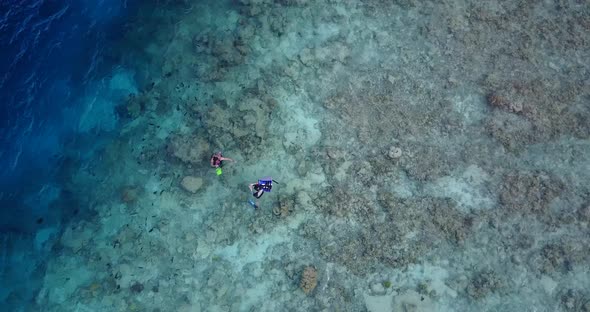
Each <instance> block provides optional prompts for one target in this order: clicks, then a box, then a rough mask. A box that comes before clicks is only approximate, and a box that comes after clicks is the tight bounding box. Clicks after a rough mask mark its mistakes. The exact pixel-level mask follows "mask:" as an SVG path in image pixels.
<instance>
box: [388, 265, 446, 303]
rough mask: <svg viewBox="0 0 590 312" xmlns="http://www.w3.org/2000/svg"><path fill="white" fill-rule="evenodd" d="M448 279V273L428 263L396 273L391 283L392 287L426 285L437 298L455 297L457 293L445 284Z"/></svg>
mask: <svg viewBox="0 0 590 312" xmlns="http://www.w3.org/2000/svg"><path fill="white" fill-rule="evenodd" d="M448 277H449V273H448V271H447V270H446V269H445V268H443V267H440V266H436V265H431V264H428V263H425V264H417V265H410V266H408V269H407V271H405V272H399V273H397V274H396V275H395V276H394V277H393V278H392V282H393V285H394V286H402V287H411V288H413V287H415V286H416V285H418V284H420V283H426V284H427V286H428V288H429V289H431V290H434V291H435V292H436V294H437V295H439V296H445V295H446V296H450V297H451V298H455V297H457V292H456V291H455V290H453V289H451V288H450V287H448V286H447V285H446V283H445V280H446V279H447V278H448Z"/></svg>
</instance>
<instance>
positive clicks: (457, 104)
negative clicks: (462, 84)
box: [451, 94, 486, 124]
mask: <svg viewBox="0 0 590 312" xmlns="http://www.w3.org/2000/svg"><path fill="white" fill-rule="evenodd" d="M451 102H452V103H453V109H454V110H455V111H456V112H458V113H460V114H461V115H462V116H463V121H464V122H465V124H473V123H478V122H480V121H481V120H482V119H484V118H485V116H486V115H485V110H486V108H485V106H484V103H483V101H482V100H481V98H480V97H478V96H475V95H473V94H469V95H457V96H455V98H454V99H453V100H452V101H451Z"/></svg>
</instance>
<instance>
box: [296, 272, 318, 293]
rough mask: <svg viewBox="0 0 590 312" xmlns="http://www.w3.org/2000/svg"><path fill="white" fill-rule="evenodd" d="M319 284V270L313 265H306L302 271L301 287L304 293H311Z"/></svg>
mask: <svg viewBox="0 0 590 312" xmlns="http://www.w3.org/2000/svg"><path fill="white" fill-rule="evenodd" d="M317 285H318V272H317V270H316V269H315V268H314V267H312V266H306V267H305V268H304V269H303V273H301V281H300V282H299V287H300V288H301V290H303V292H304V293H306V294H310V293H311V292H312V291H313V290H314V289H315V288H316V286H317Z"/></svg>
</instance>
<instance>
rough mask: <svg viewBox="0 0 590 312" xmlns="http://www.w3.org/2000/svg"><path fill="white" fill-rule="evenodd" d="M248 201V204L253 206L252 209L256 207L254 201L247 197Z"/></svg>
mask: <svg viewBox="0 0 590 312" xmlns="http://www.w3.org/2000/svg"><path fill="white" fill-rule="evenodd" d="M248 203H249V204H250V205H251V206H252V207H254V209H256V208H258V206H257V205H256V203H255V202H254V201H253V200H251V199H248Z"/></svg>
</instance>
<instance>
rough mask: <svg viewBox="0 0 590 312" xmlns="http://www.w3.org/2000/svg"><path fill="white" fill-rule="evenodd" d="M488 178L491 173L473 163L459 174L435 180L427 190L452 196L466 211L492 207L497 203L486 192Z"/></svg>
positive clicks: (429, 192) (439, 194)
mask: <svg viewBox="0 0 590 312" xmlns="http://www.w3.org/2000/svg"><path fill="white" fill-rule="evenodd" d="M488 180H489V175H488V174H487V173H486V172H485V171H483V170H482V169H481V168H479V167H477V166H475V165H471V166H469V167H467V168H466V169H465V171H463V172H462V173H461V174H460V175H459V176H447V177H442V178H440V179H438V180H436V181H434V183H431V184H429V185H427V186H426V187H425V191H426V193H427V194H430V195H432V196H435V197H450V198H452V199H454V200H455V201H457V203H458V204H459V208H462V209H463V210H465V211H468V210H469V209H491V208H492V207H494V204H495V203H494V200H493V199H491V198H490V197H488V195H487V192H486V185H485V184H486V182H487V181H488Z"/></svg>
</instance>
